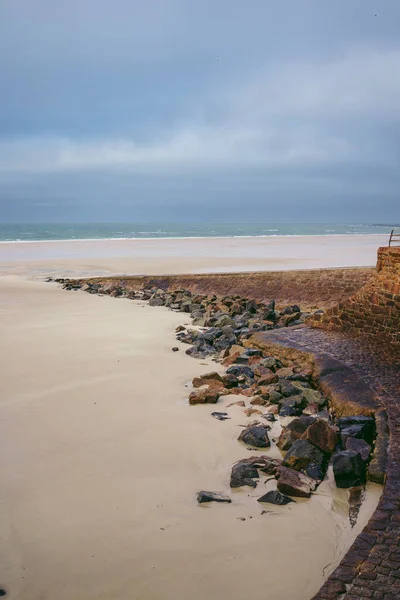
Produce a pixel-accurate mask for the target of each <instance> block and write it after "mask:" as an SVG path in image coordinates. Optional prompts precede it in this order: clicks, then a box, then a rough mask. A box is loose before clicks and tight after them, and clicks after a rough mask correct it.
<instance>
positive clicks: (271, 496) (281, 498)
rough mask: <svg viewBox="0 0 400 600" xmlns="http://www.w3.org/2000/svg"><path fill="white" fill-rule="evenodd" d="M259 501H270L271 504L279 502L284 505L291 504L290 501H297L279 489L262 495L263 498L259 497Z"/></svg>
mask: <svg viewBox="0 0 400 600" xmlns="http://www.w3.org/2000/svg"><path fill="white" fill-rule="evenodd" d="M257 502H268V503H269V504H278V505H281V506H282V505H284V504H289V502H295V500H292V498H289V496H286V494H282V493H281V492H280V491H279V490H271V491H270V492H267V493H266V494H264V496H261V498H258V499H257Z"/></svg>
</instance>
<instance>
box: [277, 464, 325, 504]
mask: <svg viewBox="0 0 400 600" xmlns="http://www.w3.org/2000/svg"><path fill="white" fill-rule="evenodd" d="M277 474H278V490H279V491H280V492H282V493H283V494H289V496H297V497H298V498H309V497H310V496H311V492H313V491H314V490H315V488H316V487H317V484H316V481H315V480H314V479H311V477H307V475H304V473H299V472H298V471H294V470H293V469H288V468H287V467H280V468H279V469H277Z"/></svg>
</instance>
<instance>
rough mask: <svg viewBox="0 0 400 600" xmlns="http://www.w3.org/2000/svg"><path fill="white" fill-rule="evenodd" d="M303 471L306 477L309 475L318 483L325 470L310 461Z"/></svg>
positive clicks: (322, 477)
mask: <svg viewBox="0 0 400 600" xmlns="http://www.w3.org/2000/svg"><path fill="white" fill-rule="evenodd" d="M303 472H304V473H305V475H307V476H308V477H311V479H315V480H316V481H318V483H320V482H321V481H322V480H323V479H324V477H325V471H324V469H323V468H322V466H321V465H317V464H315V463H310V464H309V465H308V466H307V467H306V468H305V469H304V471H303Z"/></svg>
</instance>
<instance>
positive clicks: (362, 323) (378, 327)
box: [309, 247, 400, 360]
mask: <svg viewBox="0 0 400 600" xmlns="http://www.w3.org/2000/svg"><path fill="white" fill-rule="evenodd" d="M309 324H310V325H311V326H312V327H319V328H321V329H326V330H332V331H335V330H336V331H343V332H345V333H349V334H350V335H352V336H362V337H363V338H364V339H365V342H366V343H367V344H369V345H371V346H374V347H376V349H377V350H378V351H379V352H380V353H381V354H384V355H386V356H387V357H388V359H393V360H398V359H399V357H400V247H397V248H393V247H392V248H389V247H384V248H379V250H378V262H377V266H376V270H375V272H374V275H373V276H372V277H371V278H370V280H369V281H368V282H367V283H366V285H365V286H363V287H362V288H361V289H359V290H358V291H357V292H356V293H355V294H353V295H351V296H350V297H349V298H347V299H345V300H341V301H340V302H339V303H338V304H337V305H336V306H333V307H331V308H330V309H329V310H328V311H327V312H326V313H325V314H324V315H316V316H315V317H313V318H312V319H311V320H310V321H309Z"/></svg>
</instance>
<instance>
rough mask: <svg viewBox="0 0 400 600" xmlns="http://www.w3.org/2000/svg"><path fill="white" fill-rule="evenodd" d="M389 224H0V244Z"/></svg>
mask: <svg viewBox="0 0 400 600" xmlns="http://www.w3.org/2000/svg"><path fill="white" fill-rule="evenodd" d="M392 227H393V226H392V225H390V224H387V225H385V224H377V225H371V224H369V225H368V224H332V223H284V224H283V223H225V224H221V223H197V224H182V223H179V224H178V223H35V224H23V223H0V242H10V241H13V242H14V241H15V242H16V241H19V242H28V241H50V240H85V239H87V240H98V239H131V238H142V239H143V238H189V237H190V238H192V237H193V238H196V237H200V238H201V237H211V238H212V237H248V236H281V235H288V236H294V235H349V234H359V235H362V234H371V233H372V234H373V233H377V234H378V233H380V234H382V233H383V234H386V233H387V234H388V235H389V233H390V230H391V228H392Z"/></svg>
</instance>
